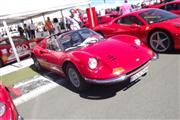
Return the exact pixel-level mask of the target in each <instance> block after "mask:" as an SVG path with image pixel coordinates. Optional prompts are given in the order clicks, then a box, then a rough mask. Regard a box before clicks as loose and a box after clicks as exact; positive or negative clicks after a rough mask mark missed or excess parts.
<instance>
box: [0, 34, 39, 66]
mask: <svg viewBox="0 0 180 120" xmlns="http://www.w3.org/2000/svg"><path fill="white" fill-rule="evenodd" d="M12 39H13V42H14V44H15V46H16V49H17V52H18V55H19V57H20V58H22V57H25V56H27V55H30V49H32V48H33V47H34V46H35V45H36V44H37V43H39V42H40V41H41V40H42V38H36V39H31V40H27V39H26V38H24V37H20V36H14V37H12ZM13 61H16V58H15V55H14V53H13V50H12V47H11V45H10V42H9V39H8V38H0V67H2V66H3V65H5V64H8V63H10V62H13Z"/></svg>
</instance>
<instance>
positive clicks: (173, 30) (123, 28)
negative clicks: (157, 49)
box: [94, 8, 180, 48]
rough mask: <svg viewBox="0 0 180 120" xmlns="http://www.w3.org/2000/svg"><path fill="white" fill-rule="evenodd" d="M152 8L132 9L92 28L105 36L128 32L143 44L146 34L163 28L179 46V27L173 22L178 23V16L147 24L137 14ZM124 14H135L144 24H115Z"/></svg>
mask: <svg viewBox="0 0 180 120" xmlns="http://www.w3.org/2000/svg"><path fill="white" fill-rule="evenodd" d="M152 9H153V8H149V9H148V8H147V9H142V10H139V11H134V12H131V13H129V14H126V15H123V16H120V17H118V18H116V19H114V20H113V21H111V22H109V23H107V24H103V25H99V26H97V27H95V28H94V30H95V31H97V32H100V33H102V34H103V35H104V36H105V37H106V38H107V37H111V36H113V35H117V34H128V35H133V36H136V37H138V38H139V39H140V40H142V41H143V42H144V43H145V44H148V41H147V40H148V36H149V34H150V32H151V31H153V30H155V29H163V30H166V31H168V32H169V33H170V35H171V37H172V39H173V41H174V48H180V27H176V26H175V24H180V17H177V18H175V19H170V20H166V21H163V22H158V23H154V24H148V23H147V22H146V21H145V20H144V19H143V18H141V17H140V16H139V14H140V13H142V12H144V11H147V10H152ZM124 16H135V17H137V18H138V19H139V20H140V21H141V22H142V23H143V24H144V25H142V26H137V27H136V26H133V25H125V24H116V23H115V21H116V20H118V19H120V18H121V17H124Z"/></svg>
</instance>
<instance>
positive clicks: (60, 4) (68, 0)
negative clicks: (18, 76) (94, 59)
mask: <svg viewBox="0 0 180 120" xmlns="http://www.w3.org/2000/svg"><path fill="white" fill-rule="evenodd" d="M89 2H90V0H1V7H0V26H4V28H5V30H6V32H7V35H8V38H9V40H10V43H11V46H12V49H13V52H14V54H15V57H16V59H17V61H18V63H19V65H20V59H19V56H18V53H17V50H16V48H15V45H14V43H13V40H12V38H11V34H10V32H9V30H8V26H7V24H13V23H18V22H22V21H23V20H27V19H30V18H33V17H38V16H42V15H44V14H49V13H53V12H56V11H60V10H63V9H67V8H72V7H77V6H80V5H85V4H89ZM20 66H21V65H20Z"/></svg>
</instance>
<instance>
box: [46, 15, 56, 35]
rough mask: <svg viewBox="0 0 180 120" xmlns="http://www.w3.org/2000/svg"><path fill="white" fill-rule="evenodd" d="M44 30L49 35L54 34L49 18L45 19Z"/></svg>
mask: <svg viewBox="0 0 180 120" xmlns="http://www.w3.org/2000/svg"><path fill="white" fill-rule="evenodd" d="M45 28H46V30H47V31H48V32H49V34H50V35H52V34H54V27H53V24H52V22H51V20H50V18H49V17H47V21H46V22H45Z"/></svg>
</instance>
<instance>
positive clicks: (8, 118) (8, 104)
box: [0, 84, 23, 120]
mask: <svg viewBox="0 0 180 120" xmlns="http://www.w3.org/2000/svg"><path fill="white" fill-rule="evenodd" d="M0 120H23V118H22V117H21V116H20V115H19V114H18V112H17V110H16V107H15V105H14V103H13V101H12V99H11V97H10V95H9V93H8V91H7V89H6V87H4V86H3V85H2V84H0Z"/></svg>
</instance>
